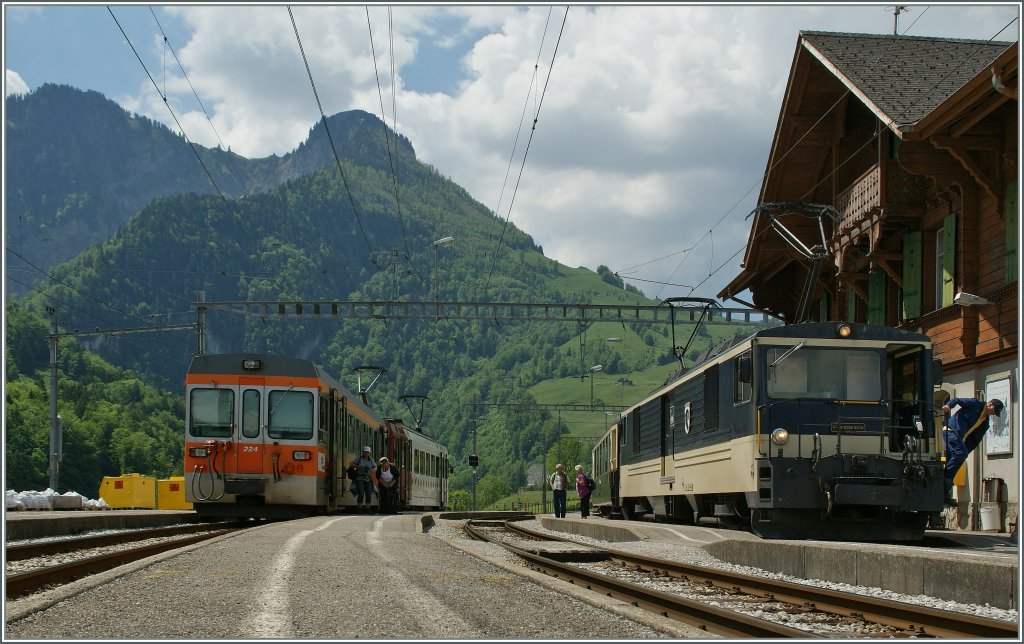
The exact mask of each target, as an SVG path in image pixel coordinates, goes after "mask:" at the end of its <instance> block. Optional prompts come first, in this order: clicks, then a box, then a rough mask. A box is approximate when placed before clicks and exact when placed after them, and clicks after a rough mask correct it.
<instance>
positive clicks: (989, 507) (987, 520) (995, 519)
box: [979, 503, 1002, 532]
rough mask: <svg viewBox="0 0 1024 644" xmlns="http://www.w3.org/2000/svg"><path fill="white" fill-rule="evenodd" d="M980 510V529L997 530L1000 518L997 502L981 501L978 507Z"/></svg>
mask: <svg viewBox="0 0 1024 644" xmlns="http://www.w3.org/2000/svg"><path fill="white" fill-rule="evenodd" d="M979 510H980V512H981V529H982V530H986V531H994V532H999V528H1000V527H1001V526H1000V523H1002V521H1001V520H1000V519H1001V517H1000V516H999V504H998V503H982V504H981V507H980V508H979Z"/></svg>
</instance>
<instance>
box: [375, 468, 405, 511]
mask: <svg viewBox="0 0 1024 644" xmlns="http://www.w3.org/2000/svg"><path fill="white" fill-rule="evenodd" d="M398 476H399V474H398V468H397V467H393V466H392V465H391V461H389V460H388V457H387V456H381V457H380V465H378V466H377V469H375V470H373V484H374V485H376V486H377V490H378V492H377V498H378V499H380V513H381V514H398V509H397V508H398Z"/></svg>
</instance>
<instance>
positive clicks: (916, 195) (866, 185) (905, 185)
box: [835, 161, 928, 234]
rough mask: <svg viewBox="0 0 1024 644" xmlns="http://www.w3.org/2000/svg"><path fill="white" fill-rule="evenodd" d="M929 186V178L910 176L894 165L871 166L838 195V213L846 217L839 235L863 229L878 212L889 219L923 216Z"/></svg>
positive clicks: (842, 220)
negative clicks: (899, 216)
mask: <svg viewBox="0 0 1024 644" xmlns="http://www.w3.org/2000/svg"><path fill="white" fill-rule="evenodd" d="M927 186H928V181H927V177H924V176H920V175H913V174H907V173H906V172H903V171H902V170H900V168H899V166H897V165H896V164H895V163H893V162H891V161H889V162H883V164H882V165H874V166H872V167H871V168H869V169H868V171H867V172H865V173H864V174H862V175H861V176H859V177H858V178H857V180H856V181H854V182H853V183H852V184H851V185H850V187H849V188H847V189H846V190H843V191H842V192H840V193H839V194H838V195H836V199H835V206H836V209H837V210H838V211H839V212H840V213H842V215H843V217H842V219H841V220H840V222H839V225H838V226H837V231H836V232H837V233H838V234H843V233H848V232H849V231H850V230H851V229H854V228H858V227H860V226H861V224H862V223H863V222H864V220H865V219H867V218H870V217H871V216H872V214H873V213H874V212H875V211H877V210H879V209H881V210H884V211H886V213H887V214H888V215H889V216H890V217H891V216H893V215H904V216H906V215H911V216H912V215H918V214H921V213H922V212H923V210H924V205H925V204H924V200H925V197H926V190H927Z"/></svg>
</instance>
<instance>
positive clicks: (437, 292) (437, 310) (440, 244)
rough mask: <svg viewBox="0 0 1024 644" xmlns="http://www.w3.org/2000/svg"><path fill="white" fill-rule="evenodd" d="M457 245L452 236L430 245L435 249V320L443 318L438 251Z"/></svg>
mask: <svg viewBox="0 0 1024 644" xmlns="http://www.w3.org/2000/svg"><path fill="white" fill-rule="evenodd" d="M454 243H455V238H454V237H452V236H450V235H449V236H448V237H442V238H441V239H438V240H435V241H434V242H433V243H431V244H430V245H431V246H433V247H434V319H435V320H436V319H440V317H441V302H440V299H441V296H440V290H439V289H440V282H439V281H438V270H437V249H438V248H441V247H444V246H451V245H452V244H454Z"/></svg>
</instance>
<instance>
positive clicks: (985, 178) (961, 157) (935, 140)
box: [929, 135, 1000, 202]
mask: <svg viewBox="0 0 1024 644" xmlns="http://www.w3.org/2000/svg"><path fill="white" fill-rule="evenodd" d="M929 140H930V141H931V142H932V145H933V146H935V148H936V149H939V150H945V151H947V152H949V153H950V154H951V155H953V158H955V159H956V160H957V161H959V162H960V165H962V166H963V167H964V169H965V170H967V172H969V173H970V174H971V176H972V177H974V180H975V181H977V182H978V184H979V185H981V187H982V188H984V189H985V192H987V193H988V194H989V196H991V197H992V198H993V199H995V200H996V201H997V202H998V201H999V199H1000V194H999V191H998V190H997V188H996V185H997V183H998V182H997V181H996V178H995V177H992V176H990V175H989V173H988V172H987V171H985V169H984V168H982V167H981V165H980V164H979V163H978V162H977V161H975V160H974V157H972V156H971V154H970V153H969V152H968V151H967V148H966V147H965V146H964V145H963V143H962V142H961V141H960V140H959V139H954V138H953V137H950V136H938V135H936V136H933V137H932V138H931V139H929ZM996 164H997V165H998V161H997V162H996Z"/></svg>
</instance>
